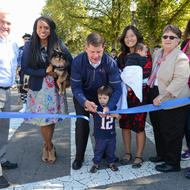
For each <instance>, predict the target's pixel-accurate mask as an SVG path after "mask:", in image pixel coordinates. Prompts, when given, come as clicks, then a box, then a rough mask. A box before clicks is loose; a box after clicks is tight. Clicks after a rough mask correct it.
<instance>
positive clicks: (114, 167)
mask: <svg viewBox="0 0 190 190" xmlns="http://www.w3.org/2000/svg"><path fill="white" fill-rule="evenodd" d="M108 168H110V169H111V170H112V171H113V172H116V171H118V170H119V169H118V167H117V166H116V165H115V164H114V163H111V164H109V165H108Z"/></svg>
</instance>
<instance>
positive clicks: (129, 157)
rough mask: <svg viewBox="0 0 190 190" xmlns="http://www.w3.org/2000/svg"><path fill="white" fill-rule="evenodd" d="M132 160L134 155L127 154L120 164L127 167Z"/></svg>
mask: <svg viewBox="0 0 190 190" xmlns="http://www.w3.org/2000/svg"><path fill="white" fill-rule="evenodd" d="M131 160H132V155H131V153H125V155H124V156H123V158H122V159H121V160H120V163H121V164H122V165H127V164H129V162H130V161H131Z"/></svg>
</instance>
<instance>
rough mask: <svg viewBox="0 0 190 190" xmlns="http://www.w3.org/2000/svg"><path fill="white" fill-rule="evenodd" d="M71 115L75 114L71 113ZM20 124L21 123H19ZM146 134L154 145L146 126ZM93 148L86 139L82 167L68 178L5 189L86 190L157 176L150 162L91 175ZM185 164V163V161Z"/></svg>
mask: <svg viewBox="0 0 190 190" xmlns="http://www.w3.org/2000/svg"><path fill="white" fill-rule="evenodd" d="M71 114H72V115H73V114H75V113H71ZM75 120H76V119H71V163H72V162H73V161H74V158H75ZM20 122H21V121H20ZM13 123H14V125H15V126H16V121H14V122H13V121H12V124H13ZM146 134H147V138H149V139H150V140H151V141H152V142H153V143H154V137H153V131H152V126H151V125H149V124H148V123H147V124H146ZM92 158H93V148H92V143H91V139H90V138H89V139H88V144H87V149H86V154H85V161H84V163H83V167H82V168H81V169H80V170H72V168H71V172H70V174H71V175H70V176H64V177H59V178H55V179H51V180H45V181H40V182H34V183H29V184H25V185H21V186H16V187H10V188H7V189H9V190H10V189H11V190H31V189H36V190H40V189H46V190H47V189H54V190H63V189H64V190H71V189H74V190H82V189H87V188H93V187H98V186H102V185H108V184H113V183H117V182H122V181H127V180H134V179H137V178H140V177H146V176H151V175H155V174H159V173H160V172H158V171H156V170H155V169H154V168H155V164H153V163H151V162H148V161H146V162H144V163H143V165H142V167H141V168H139V169H133V168H132V167H131V165H126V166H119V167H118V168H119V171H117V172H113V171H111V170H110V169H102V170H98V172H97V173H95V174H91V173H89V170H90V168H91V166H92V164H93V163H92ZM186 162H187V161H186Z"/></svg>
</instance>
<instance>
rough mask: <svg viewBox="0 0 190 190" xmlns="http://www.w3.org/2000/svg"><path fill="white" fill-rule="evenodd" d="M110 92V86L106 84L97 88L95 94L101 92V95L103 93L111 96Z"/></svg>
mask: <svg viewBox="0 0 190 190" xmlns="http://www.w3.org/2000/svg"><path fill="white" fill-rule="evenodd" d="M112 92H113V90H112V88H111V87H110V86H108V85H107V86H101V87H100V88H98V90H97V94H101V95H102V94H103V95H106V96H109V97H111V95H112Z"/></svg>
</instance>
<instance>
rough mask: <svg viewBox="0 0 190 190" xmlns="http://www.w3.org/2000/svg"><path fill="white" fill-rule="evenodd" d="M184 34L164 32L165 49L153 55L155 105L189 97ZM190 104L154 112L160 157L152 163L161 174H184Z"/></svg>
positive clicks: (151, 89)
mask: <svg viewBox="0 0 190 190" xmlns="http://www.w3.org/2000/svg"><path fill="white" fill-rule="evenodd" d="M180 39H181V31H180V30H179V28H178V26H175V25H167V26H166V27H165V28H164V30H163V32H162V46H163V48H161V49H159V50H158V51H157V52H156V53H155V54H154V55H153V67H152V68H153V69H152V73H151V76H150V78H149V81H148V85H149V98H150V101H151V103H153V104H154V105H155V106H160V105H161V104H162V102H163V101H167V100H172V99H177V98H182V97H188V96H190V90H189V87H188V78H189V74H190V69H189V60H188V58H187V56H186V55H185V54H184V53H183V52H182V51H181V50H180V49H179V48H178V44H179V43H180ZM187 108H188V106H187V105H182V106H178V107H172V108H169V109H164V110H160V111H154V112H150V120H151V123H152V126H153V131H154V138H155V144H156V152H157V155H156V156H155V157H151V158H150V161H152V162H164V163H162V164H159V165H156V170H158V171H161V172H172V171H180V160H181V149H182V140H183V134H184V128H185V120H186V114H187Z"/></svg>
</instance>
